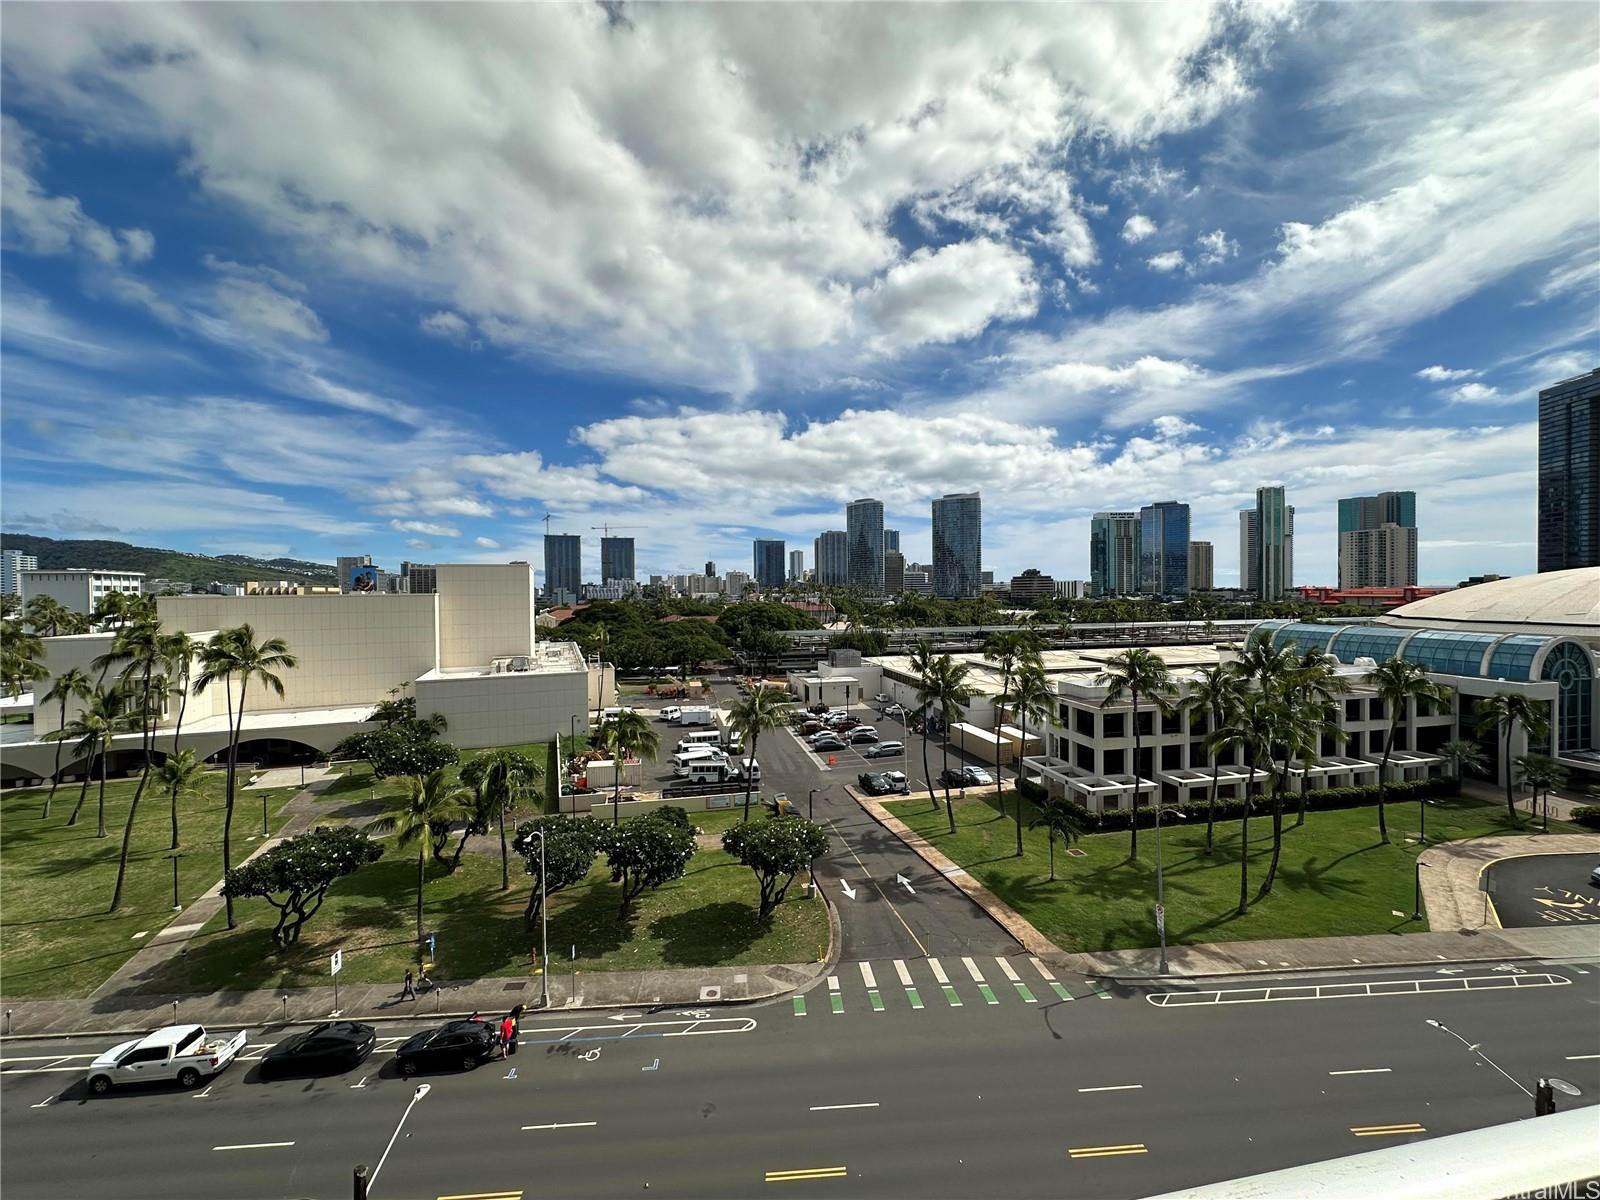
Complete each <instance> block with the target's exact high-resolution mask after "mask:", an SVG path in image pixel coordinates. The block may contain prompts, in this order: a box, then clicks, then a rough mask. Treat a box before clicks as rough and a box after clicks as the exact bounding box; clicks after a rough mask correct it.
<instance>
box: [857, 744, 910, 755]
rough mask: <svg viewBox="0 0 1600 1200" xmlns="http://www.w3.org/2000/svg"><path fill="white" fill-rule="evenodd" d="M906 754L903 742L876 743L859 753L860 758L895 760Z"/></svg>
mask: <svg viewBox="0 0 1600 1200" xmlns="http://www.w3.org/2000/svg"><path fill="white" fill-rule="evenodd" d="M905 752H906V747H905V743H904V742H878V743H877V744H876V745H872V746H868V747H867V748H866V749H865V750H863V751H862V752H861V757H862V758H897V757H899V756H900V755H902V754H904V753H905Z"/></svg>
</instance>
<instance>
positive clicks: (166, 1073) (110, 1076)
mask: <svg viewBox="0 0 1600 1200" xmlns="http://www.w3.org/2000/svg"><path fill="white" fill-rule="evenodd" d="M248 1038H249V1034H247V1033H246V1032H245V1031H244V1030H240V1031H239V1032H238V1033H236V1034H234V1035H233V1036H232V1037H230V1038H226V1039H223V1038H219V1037H214V1036H212V1035H210V1034H208V1033H207V1032H206V1028H205V1026H204V1025H168V1026H165V1027H164V1028H162V1029H157V1030H156V1031H155V1032H154V1033H147V1034H145V1036H144V1037H142V1038H135V1039H134V1040H133V1041H131V1042H122V1043H120V1044H118V1045H115V1046H113V1047H111V1049H109V1050H107V1051H106V1052H105V1053H104V1054H102V1055H100V1056H99V1057H98V1058H96V1059H95V1060H94V1061H93V1062H92V1063H90V1064H89V1074H88V1076H87V1078H88V1081H89V1090H90V1091H91V1092H93V1093H94V1094H95V1095H97V1096H103V1095H105V1094H106V1093H107V1092H109V1091H110V1090H111V1089H112V1087H113V1086H117V1087H122V1086H124V1085H126V1084H130V1083H167V1082H172V1083H176V1084H177V1085H178V1086H179V1087H181V1088H192V1087H194V1086H195V1085H196V1084H197V1083H199V1082H200V1081H201V1080H202V1079H209V1078H210V1077H211V1076H213V1075H216V1074H218V1073H219V1072H221V1071H223V1070H225V1069H226V1068H227V1066H228V1064H229V1063H231V1062H232V1061H233V1060H234V1059H235V1058H236V1057H237V1056H238V1054H239V1051H240V1050H242V1049H244V1045H245V1042H246V1041H247V1040H248Z"/></svg>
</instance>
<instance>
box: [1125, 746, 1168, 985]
mask: <svg viewBox="0 0 1600 1200" xmlns="http://www.w3.org/2000/svg"><path fill="white" fill-rule="evenodd" d="M1131 815H1132V816H1133V818H1134V819H1135V820H1137V819H1138V817H1139V767H1138V764H1137V763H1135V764H1134V770H1133V812H1132V814H1131ZM1166 901H1167V892H1166V876H1165V874H1164V872H1163V871H1162V869H1161V789H1160V788H1159V787H1158V788H1157V789H1156V934H1157V936H1158V937H1159V938H1160V941H1161V966H1160V969H1159V972H1158V973H1159V974H1162V975H1165V974H1166V973H1167V903H1166Z"/></svg>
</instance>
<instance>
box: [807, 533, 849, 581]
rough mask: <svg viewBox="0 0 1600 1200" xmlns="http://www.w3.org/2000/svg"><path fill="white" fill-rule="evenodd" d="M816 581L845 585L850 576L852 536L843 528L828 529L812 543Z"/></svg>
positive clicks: (812, 563)
mask: <svg viewBox="0 0 1600 1200" xmlns="http://www.w3.org/2000/svg"><path fill="white" fill-rule="evenodd" d="M811 565H812V568H813V570H814V577H815V579H816V582H818V583H821V584H826V585H828V586H830V587H843V586H844V585H845V584H846V582H848V581H849V578H850V537H849V535H848V534H846V533H845V531H844V530H842V529H826V530H823V532H822V533H820V534H819V535H818V536H817V540H816V541H815V542H813V543H812V544H811Z"/></svg>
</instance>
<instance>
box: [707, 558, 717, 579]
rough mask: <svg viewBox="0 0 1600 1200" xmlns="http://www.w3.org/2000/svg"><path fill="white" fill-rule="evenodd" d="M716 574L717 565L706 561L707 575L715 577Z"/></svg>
mask: <svg viewBox="0 0 1600 1200" xmlns="http://www.w3.org/2000/svg"><path fill="white" fill-rule="evenodd" d="M716 573H717V564H716V563H714V562H713V561H712V560H711V559H709V558H708V559H706V574H707V575H715V574H716Z"/></svg>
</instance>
